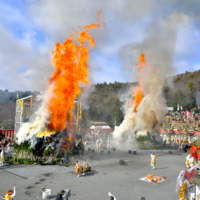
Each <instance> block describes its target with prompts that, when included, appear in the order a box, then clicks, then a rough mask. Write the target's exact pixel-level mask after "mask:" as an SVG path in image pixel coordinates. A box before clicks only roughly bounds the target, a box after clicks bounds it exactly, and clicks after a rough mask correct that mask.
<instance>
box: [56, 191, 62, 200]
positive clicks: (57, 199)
mask: <svg viewBox="0 0 200 200" xmlns="http://www.w3.org/2000/svg"><path fill="white" fill-rule="evenodd" d="M63 194H64V190H61V191H60V193H58V194H57V195H56V200H62V196H63Z"/></svg>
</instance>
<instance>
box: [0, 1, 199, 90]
mask: <svg viewBox="0 0 200 200" xmlns="http://www.w3.org/2000/svg"><path fill="white" fill-rule="evenodd" d="M165 2H166V1H162V0H160V1H156V0H141V1H139V0H138V1H129V0H128V1H126V2H125V1H123V0H115V1H114V0H111V1H109V2H108V1H106V0H103V1H91V0H82V1H80V0H77V1H69V0H66V1H61V0H57V1H54V0H20V1H14V0H8V1H1V2H0V34H1V37H0V43H1V45H0V66H1V73H0V82H1V86H0V89H8V90H11V91H13V90H43V89H44V88H45V87H46V85H47V80H48V77H49V76H50V75H51V73H52V72H53V70H54V69H53V67H52V65H51V50H52V49H54V47H55V44H56V43H57V42H58V41H60V42H63V41H64V39H65V38H67V37H68V36H69V35H70V33H71V31H72V29H75V30H78V26H84V25H88V24H90V23H94V22H96V18H97V11H98V10H99V9H100V8H101V7H102V17H104V18H105V23H106V28H101V29H100V30H97V31H96V33H98V35H97V36H96V37H95V41H96V46H95V49H92V50H91V51H90V57H89V59H90V60H89V62H88V65H89V69H88V72H89V80H90V83H103V82H107V83H109V82H115V81H118V82H127V81H135V80H134V78H133V73H134V70H133V66H134V65H135V64H137V61H138V54H139V53H143V52H142V51H144V53H145V51H146V48H145V47H146V45H147V46H148V48H149V49H152V52H155V57H156V58H157V62H156V61H155V58H154V59H152V57H153V56H152V57H147V60H148V61H149V62H150V63H149V64H155V65H157V64H158V63H159V64H160V63H161V65H163V66H165V67H166V68H167V67H168V66H169V65H170V66H169V67H171V66H173V67H174V68H175V70H176V72H177V73H184V72H185V71H194V70H198V69H200V31H199V30H200V14H199V11H198V10H199V9H198V8H200V4H199V1H198V0H194V1H192V3H191V2H188V1H182V3H181V4H180V3H179V2H180V1H178V0H173V1H172V0H169V1H167V3H165ZM92 33H93V34H94V35H96V33H95V31H93V32H92ZM157 34H158V37H156V35H157ZM162 36H163V37H162ZM153 40H155V43H154V41H153ZM161 43H162V44H163V46H162V45H161V46H160V45H159V44H161ZM165 46H166V48H165ZM159 48H163V49H164V50H163V52H167V55H169V56H168V57H169V58H168V60H164V59H162V55H161V56H160V55H159V56H158V55H156V54H157V53H158V52H159ZM158 54H159V53H158ZM147 55H150V54H148V52H147ZM163 58H164V57H163ZM151 61H152V63H151ZM168 75H171V74H168Z"/></svg>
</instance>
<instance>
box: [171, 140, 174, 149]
mask: <svg viewBox="0 0 200 200" xmlns="http://www.w3.org/2000/svg"><path fill="white" fill-rule="evenodd" d="M174 143H175V142H174V140H172V141H171V147H172V148H174Z"/></svg>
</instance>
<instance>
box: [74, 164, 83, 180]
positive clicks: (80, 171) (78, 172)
mask: <svg viewBox="0 0 200 200" xmlns="http://www.w3.org/2000/svg"><path fill="white" fill-rule="evenodd" d="M82 169H83V167H82V165H81V163H79V162H78V161H76V165H75V171H76V174H78V177H79V176H80V174H81V173H82Z"/></svg>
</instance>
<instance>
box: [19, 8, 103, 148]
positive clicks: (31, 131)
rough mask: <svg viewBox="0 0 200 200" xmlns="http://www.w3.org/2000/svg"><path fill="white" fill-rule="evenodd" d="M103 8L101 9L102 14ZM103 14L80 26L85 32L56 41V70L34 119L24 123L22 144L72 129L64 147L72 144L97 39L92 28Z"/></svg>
mask: <svg viewBox="0 0 200 200" xmlns="http://www.w3.org/2000/svg"><path fill="white" fill-rule="evenodd" d="M100 13H101V11H99V13H98V16H99V15H100ZM99 27H100V23H99V17H98V19H97V23H96V24H91V25H89V26H84V27H79V28H82V29H84V31H82V32H79V33H77V32H75V31H74V32H73V34H72V35H70V37H68V38H67V39H66V40H65V42H64V43H63V44H60V43H59V42H58V43H57V44H56V48H55V50H53V51H52V63H53V66H54V67H55V71H54V73H53V74H52V75H51V77H50V78H49V80H48V87H47V89H46V92H45V94H44V95H43V96H42V105H41V107H40V108H39V109H38V110H37V112H36V118H35V119H34V121H33V122H30V123H26V124H24V125H23V126H22V127H21V128H20V130H19V132H18V134H17V142H18V144H21V143H23V142H25V141H29V142H30V143H31V146H32V147H34V146H35V145H36V144H37V138H42V137H50V136H52V135H55V134H56V133H59V132H62V131H63V129H68V133H69V132H70V133H69V134H68V135H67V138H66V140H67V141H69V142H68V143H65V144H64V145H63V147H62V148H69V147H70V145H69V144H72V143H73V141H72V135H73V132H75V130H73V127H74V126H73V125H72V124H73V121H72V117H73V113H72V111H73V109H74V108H75V105H74V101H75V100H76V99H77V96H78V95H79V94H80V93H81V88H80V85H79V84H80V82H82V83H83V84H85V85H87V78H88V72H87V69H88V65H87V61H88V56H89V49H90V48H92V47H94V46H95V42H94V39H93V37H92V36H91V34H90V33H89V30H90V29H91V28H99Z"/></svg>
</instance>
